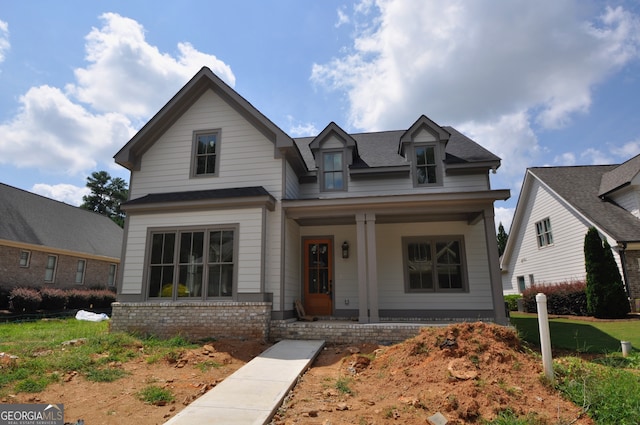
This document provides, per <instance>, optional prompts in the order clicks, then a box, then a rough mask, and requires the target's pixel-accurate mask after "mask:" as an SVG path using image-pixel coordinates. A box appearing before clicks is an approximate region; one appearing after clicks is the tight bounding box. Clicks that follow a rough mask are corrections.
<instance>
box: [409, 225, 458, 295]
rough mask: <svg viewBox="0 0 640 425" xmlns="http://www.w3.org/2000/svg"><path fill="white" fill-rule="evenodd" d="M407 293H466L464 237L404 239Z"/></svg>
mask: <svg viewBox="0 0 640 425" xmlns="http://www.w3.org/2000/svg"><path fill="white" fill-rule="evenodd" d="M403 251H404V252H403V259H404V270H405V291H406V292H464V291H466V288H467V283H466V282H467V277H466V272H465V270H466V264H465V263H466V261H465V256H464V246H463V241H462V237H460V236H457V237H456V236H454V237H440V236H438V237H426V236H424V237H423V236H418V237H411V238H404V239H403Z"/></svg>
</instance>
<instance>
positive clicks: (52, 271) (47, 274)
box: [44, 254, 58, 283]
mask: <svg viewBox="0 0 640 425" xmlns="http://www.w3.org/2000/svg"><path fill="white" fill-rule="evenodd" d="M50 259H53V267H50V264H49V263H50V261H49V260H50ZM44 267H45V268H44V281H45V282H48V283H54V282H55V281H56V272H57V269H58V256H57V255H53V254H49V255H47V262H46V264H45V266H44Z"/></svg>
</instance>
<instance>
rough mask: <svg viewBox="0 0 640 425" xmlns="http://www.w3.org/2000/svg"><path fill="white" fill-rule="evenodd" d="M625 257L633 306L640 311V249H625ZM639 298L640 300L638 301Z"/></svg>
mask: <svg viewBox="0 0 640 425" xmlns="http://www.w3.org/2000/svg"><path fill="white" fill-rule="evenodd" d="M624 259H625V265H626V268H627V270H626V272H627V276H626V277H627V284H628V285H629V292H630V294H629V296H630V298H631V307H632V308H633V309H634V311H636V312H640V263H639V262H638V261H639V260H640V251H625V252H624ZM636 300H638V301H636Z"/></svg>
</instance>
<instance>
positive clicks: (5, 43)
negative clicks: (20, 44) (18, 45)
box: [0, 20, 11, 62]
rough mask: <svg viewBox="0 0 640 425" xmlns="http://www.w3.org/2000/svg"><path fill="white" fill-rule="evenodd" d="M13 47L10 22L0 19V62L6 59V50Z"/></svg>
mask: <svg viewBox="0 0 640 425" xmlns="http://www.w3.org/2000/svg"><path fill="white" fill-rule="evenodd" d="M10 48H11V44H10V43H9V24H8V23H6V22H5V21H2V20H0V62H3V61H4V58H5V54H6V52H7V51H8V50H9V49H10Z"/></svg>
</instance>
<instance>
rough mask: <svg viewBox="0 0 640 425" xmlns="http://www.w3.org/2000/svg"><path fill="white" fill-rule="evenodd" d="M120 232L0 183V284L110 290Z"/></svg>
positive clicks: (95, 218) (96, 216)
mask: <svg viewBox="0 0 640 425" xmlns="http://www.w3.org/2000/svg"><path fill="white" fill-rule="evenodd" d="M121 250H122V229H121V228H120V227H119V226H118V225H117V224H115V223H114V222H113V221H112V220H110V219H109V218H107V217H105V216H102V215H99V214H96V213H93V212H91V211H87V210H84V209H81V208H77V207H73V206H71V205H67V204H65V203H62V202H58V201H54V200H53V199H49V198H45V197H43V196H40V195H36V194H34V193H30V192H27V191H24V190H22V189H17V188H15V187H12V186H8V185H6V184H2V183H0V286H2V287H3V288H4V289H5V290H6V289H8V288H11V287H18V286H22V287H43V286H47V287H59V288H75V287H85V288H98V287H99V288H109V287H111V288H114V289H115V288H116V286H117V272H118V266H119V264H120V252H121Z"/></svg>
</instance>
